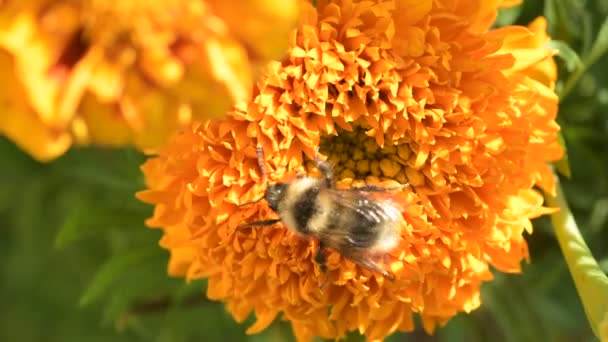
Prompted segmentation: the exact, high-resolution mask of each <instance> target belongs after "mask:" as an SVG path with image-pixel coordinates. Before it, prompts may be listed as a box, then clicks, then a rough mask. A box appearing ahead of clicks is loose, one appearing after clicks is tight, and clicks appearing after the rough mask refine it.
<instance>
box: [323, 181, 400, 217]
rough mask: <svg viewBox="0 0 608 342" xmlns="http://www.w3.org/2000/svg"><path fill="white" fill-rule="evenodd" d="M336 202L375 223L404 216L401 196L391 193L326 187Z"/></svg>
mask: <svg viewBox="0 0 608 342" xmlns="http://www.w3.org/2000/svg"><path fill="white" fill-rule="evenodd" d="M324 191H326V193H327V195H328V196H329V198H330V199H331V200H332V201H334V202H335V203H336V204H338V205H340V206H342V207H344V208H348V209H351V210H354V211H356V212H357V213H359V214H360V215H362V216H363V217H364V218H366V219H367V220H369V221H370V222H373V223H381V222H386V221H396V220H399V219H400V218H401V217H402V214H401V211H402V205H400V203H399V198H398V197H397V196H394V195H392V194H390V193H384V192H382V193H379V192H367V191H359V190H356V189H355V190H341V189H324Z"/></svg>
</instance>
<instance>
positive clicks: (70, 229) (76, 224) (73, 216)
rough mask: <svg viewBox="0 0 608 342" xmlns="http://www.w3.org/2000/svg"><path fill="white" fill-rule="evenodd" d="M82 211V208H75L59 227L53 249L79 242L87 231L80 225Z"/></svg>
mask: <svg viewBox="0 0 608 342" xmlns="http://www.w3.org/2000/svg"><path fill="white" fill-rule="evenodd" d="M83 214H84V210H83V208H82V206H77V207H76V208H75V209H74V210H73V211H72V212H71V213H69V214H68V216H67V218H66V219H65V220H64V221H63V223H62V224H61V226H60V227H59V231H58V232H57V235H56V236H55V248H57V249H62V248H64V247H65V246H67V245H68V244H69V243H71V242H74V241H77V240H79V239H80V238H82V237H83V235H85V234H86V232H87V231H88V230H87V229H85V225H84V224H82V219H83Z"/></svg>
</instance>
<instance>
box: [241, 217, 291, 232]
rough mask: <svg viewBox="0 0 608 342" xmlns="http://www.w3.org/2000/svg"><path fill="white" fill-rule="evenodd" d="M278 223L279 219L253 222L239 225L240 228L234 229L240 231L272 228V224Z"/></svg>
mask: <svg viewBox="0 0 608 342" xmlns="http://www.w3.org/2000/svg"><path fill="white" fill-rule="evenodd" d="M279 222H281V219H274V220H264V221H255V222H251V223H247V224H244V225H240V226H238V227H236V229H237V230H240V229H245V228H250V227H261V226H272V225H273V224H275V223H279Z"/></svg>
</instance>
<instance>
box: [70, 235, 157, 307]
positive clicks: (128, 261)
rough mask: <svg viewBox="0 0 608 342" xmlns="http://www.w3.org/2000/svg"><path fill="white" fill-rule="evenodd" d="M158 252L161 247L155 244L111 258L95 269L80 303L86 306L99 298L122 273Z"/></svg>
mask: <svg viewBox="0 0 608 342" xmlns="http://www.w3.org/2000/svg"><path fill="white" fill-rule="evenodd" d="M159 253H161V249H160V248H158V246H156V245H151V246H146V247H142V248H139V249H135V250H132V251H130V252H128V253H126V254H123V255H118V256H115V257H113V258H111V259H110V260H108V261H107V262H106V263H105V264H104V265H103V266H101V268H100V269H99V271H97V274H96V275H95V277H94V278H93V280H92V281H91V283H90V284H89V286H88V287H87V289H86V290H85V292H84V294H83V295H82V297H81V298H80V305H81V306H86V305H89V304H90V303H92V302H94V301H95V300H97V299H99V298H100V297H101V296H102V295H103V294H104V293H105V292H106V291H107V290H109V289H110V287H112V285H113V284H114V283H116V282H117V281H118V280H119V279H120V278H121V277H122V276H123V275H125V274H126V273H128V272H129V271H130V270H132V269H134V268H137V267H138V266H139V265H140V264H143V263H144V262H145V261H147V260H148V259H151V258H153V257H154V256H156V255H158V254H159Z"/></svg>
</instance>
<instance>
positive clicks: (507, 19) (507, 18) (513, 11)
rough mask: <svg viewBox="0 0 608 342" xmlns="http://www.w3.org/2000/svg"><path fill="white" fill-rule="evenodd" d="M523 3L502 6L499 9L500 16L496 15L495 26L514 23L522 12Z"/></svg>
mask: <svg viewBox="0 0 608 342" xmlns="http://www.w3.org/2000/svg"><path fill="white" fill-rule="evenodd" d="M521 9H522V7H521V5H520V6H515V7H509V8H501V9H500V10H499V11H498V16H497V17H496V21H495V23H494V26H496V27H503V26H508V25H513V24H514V23H515V21H517V18H519V16H520V14H521Z"/></svg>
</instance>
